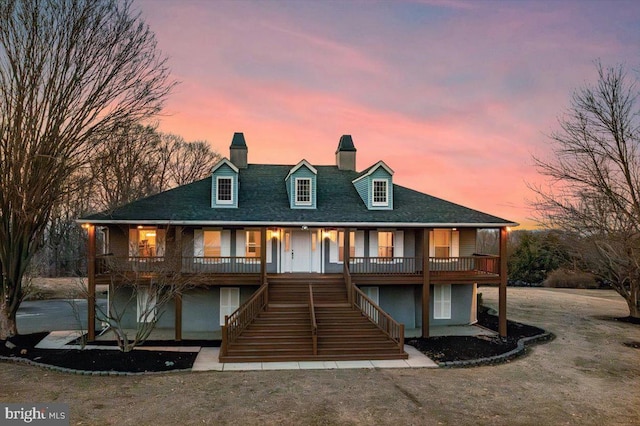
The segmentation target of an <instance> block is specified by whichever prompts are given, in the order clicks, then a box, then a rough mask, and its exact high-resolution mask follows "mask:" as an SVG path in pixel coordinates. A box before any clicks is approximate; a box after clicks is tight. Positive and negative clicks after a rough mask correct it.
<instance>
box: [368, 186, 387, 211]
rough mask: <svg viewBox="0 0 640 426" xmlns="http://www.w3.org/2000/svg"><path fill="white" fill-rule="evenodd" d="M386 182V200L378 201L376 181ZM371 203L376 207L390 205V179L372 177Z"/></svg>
mask: <svg viewBox="0 0 640 426" xmlns="http://www.w3.org/2000/svg"><path fill="white" fill-rule="evenodd" d="M378 182H384V197H385V200H384V201H376V183H378ZM371 205H372V206H374V207H388V206H389V180H388V179H372V180H371Z"/></svg>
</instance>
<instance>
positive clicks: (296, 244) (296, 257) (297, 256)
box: [291, 231, 311, 272]
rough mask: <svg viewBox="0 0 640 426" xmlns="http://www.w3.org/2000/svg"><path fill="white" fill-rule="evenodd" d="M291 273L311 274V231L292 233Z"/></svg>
mask: <svg viewBox="0 0 640 426" xmlns="http://www.w3.org/2000/svg"><path fill="white" fill-rule="evenodd" d="M291 272H311V232H310V231H291Z"/></svg>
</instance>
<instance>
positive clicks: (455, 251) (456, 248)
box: [451, 231, 460, 257]
mask: <svg viewBox="0 0 640 426" xmlns="http://www.w3.org/2000/svg"><path fill="white" fill-rule="evenodd" d="M458 256H460V231H451V257H458Z"/></svg>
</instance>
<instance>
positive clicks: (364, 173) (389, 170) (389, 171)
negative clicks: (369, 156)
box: [352, 160, 394, 183]
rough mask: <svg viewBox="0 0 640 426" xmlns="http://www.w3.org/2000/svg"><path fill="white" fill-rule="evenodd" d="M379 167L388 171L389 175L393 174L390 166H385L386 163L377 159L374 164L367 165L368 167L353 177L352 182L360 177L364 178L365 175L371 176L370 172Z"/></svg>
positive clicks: (372, 172)
mask: <svg viewBox="0 0 640 426" xmlns="http://www.w3.org/2000/svg"><path fill="white" fill-rule="evenodd" d="M380 167H382V168H383V169H384V170H386V172H387V173H389V175H390V176H393V173H394V172H393V170H392V169H391V167H389V166H387V165H386V163H385V162H384V161H382V160H380V161H378V162H377V163H376V164H374V165H373V166H371V167H369V168H368V169H365V170H363V171H362V172H361V173H360V174H359V175H358V177H357V178H355V179H354V180H353V181H352V182H353V183H356V182H357V181H359V180H360V179H364V178H365V177H368V176H371V175H372V174H374V173H375V171H376V170H378V169H379V168H380Z"/></svg>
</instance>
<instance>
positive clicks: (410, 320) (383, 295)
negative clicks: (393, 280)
mask: <svg viewBox="0 0 640 426" xmlns="http://www.w3.org/2000/svg"><path fill="white" fill-rule="evenodd" d="M413 287H414V286H410V285H406V286H403V285H397V286H380V287H379V290H378V291H379V293H378V294H379V297H380V307H381V308H382V309H383V310H384V311H385V312H387V313H388V314H389V315H391V316H392V317H393V319H395V320H396V321H398V322H401V323H403V324H404V328H405V329H410V328H416V322H415V318H416V315H415V304H414V297H415V296H414V290H413Z"/></svg>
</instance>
